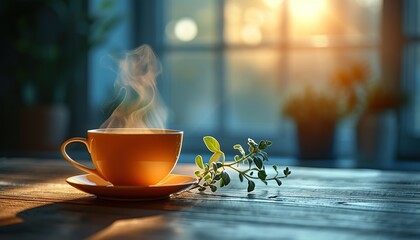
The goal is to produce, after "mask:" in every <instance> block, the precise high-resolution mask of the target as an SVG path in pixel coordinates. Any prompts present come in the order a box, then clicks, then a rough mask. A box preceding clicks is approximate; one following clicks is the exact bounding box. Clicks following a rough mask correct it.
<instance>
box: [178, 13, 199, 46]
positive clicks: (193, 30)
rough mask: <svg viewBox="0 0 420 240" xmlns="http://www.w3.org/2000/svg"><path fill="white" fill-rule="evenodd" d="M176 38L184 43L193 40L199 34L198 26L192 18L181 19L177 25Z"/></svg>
mask: <svg viewBox="0 0 420 240" xmlns="http://www.w3.org/2000/svg"><path fill="white" fill-rule="evenodd" d="M174 30H175V37H176V38H178V39H179V40H181V41H183V42H189V41H191V40H193V39H194V38H195V37H196V36H197V33H198V28H197V24H196V23H195V21H194V20H193V19H191V18H181V19H180V20H178V21H177V22H176V23H175V29H174Z"/></svg>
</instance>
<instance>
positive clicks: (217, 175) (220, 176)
mask: <svg viewBox="0 0 420 240" xmlns="http://www.w3.org/2000/svg"><path fill="white" fill-rule="evenodd" d="M221 178H222V174H221V173H219V174H216V176H214V179H215V180H220V179H221Z"/></svg>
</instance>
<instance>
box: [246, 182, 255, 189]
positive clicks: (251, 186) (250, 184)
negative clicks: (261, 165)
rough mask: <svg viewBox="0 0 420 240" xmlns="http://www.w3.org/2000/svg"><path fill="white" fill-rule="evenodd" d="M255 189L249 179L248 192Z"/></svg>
mask: <svg viewBox="0 0 420 240" xmlns="http://www.w3.org/2000/svg"><path fill="white" fill-rule="evenodd" d="M254 189H255V183H254V182H253V181H251V180H248V189H247V190H248V192H252V191H254Z"/></svg>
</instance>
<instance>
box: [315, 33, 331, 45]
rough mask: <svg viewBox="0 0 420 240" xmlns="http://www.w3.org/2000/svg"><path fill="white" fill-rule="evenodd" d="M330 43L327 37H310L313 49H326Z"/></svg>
mask: <svg viewBox="0 0 420 240" xmlns="http://www.w3.org/2000/svg"><path fill="white" fill-rule="evenodd" d="M329 43H330V40H329V38H328V36H325V35H319V36H313V37H312V44H313V46H314V47H327V46H328V45H329Z"/></svg>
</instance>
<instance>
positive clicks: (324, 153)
mask: <svg viewBox="0 0 420 240" xmlns="http://www.w3.org/2000/svg"><path fill="white" fill-rule="evenodd" d="M335 127H336V124H335V123H333V122H318V123H316V124H314V123H310V124H307V123H297V124H296V130H297V143H298V158H299V159H302V160H309V159H314V160H331V159H334V158H335V156H334V145H335V144H334V141H335Z"/></svg>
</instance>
